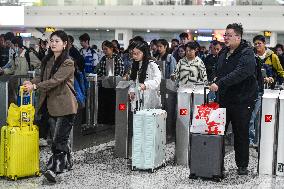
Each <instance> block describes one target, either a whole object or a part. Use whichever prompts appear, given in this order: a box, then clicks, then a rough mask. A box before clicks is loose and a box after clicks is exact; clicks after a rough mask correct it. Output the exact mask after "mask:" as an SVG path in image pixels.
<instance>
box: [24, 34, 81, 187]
mask: <svg viewBox="0 0 284 189" xmlns="http://www.w3.org/2000/svg"><path fill="white" fill-rule="evenodd" d="M67 41H68V36H67V34H66V33H65V32H64V31H61V30H58V31H55V32H53V33H52V34H51V36H50V47H51V51H49V53H48V55H47V56H46V57H45V58H44V59H43V60H42V68H41V70H42V71H41V76H40V77H36V78H35V79H33V80H32V81H25V82H24V86H25V88H26V90H27V91H32V90H39V92H40V100H39V107H40V110H41V111H48V122H49V125H50V133H51V139H52V146H51V150H52V153H53V155H52V156H51V157H50V159H49V161H48V163H47V171H46V172H45V173H44V176H45V177H46V178H47V180H49V181H51V182H56V174H59V173H62V172H63V171H64V170H70V169H71V167H72V162H71V154H70V152H71V150H70V145H69V136H70V132H71V129H72V127H73V125H74V123H75V115H76V113H77V108H78V104H77V100H76V96H75V94H76V92H75V90H74V71H75V66H74V62H73V60H71V59H70V58H69V53H68V48H67Z"/></svg>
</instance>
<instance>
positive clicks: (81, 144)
mask: <svg viewBox="0 0 284 189" xmlns="http://www.w3.org/2000/svg"><path fill="white" fill-rule="evenodd" d="M87 80H88V85H89V86H88V89H87V98H86V108H85V109H84V110H83V113H82V116H83V119H82V120H83V124H82V125H80V126H79V127H78V125H76V127H75V128H74V129H73V131H72V132H71V141H72V142H71V146H72V149H73V150H74V149H75V150H80V149H83V148H87V147H90V146H92V144H93V143H94V142H95V141H93V140H94V138H95V135H96V133H97V132H99V131H103V130H107V129H110V128H113V127H114V124H115V123H114V119H115V100H116V99H115V96H116V93H115V88H116V85H117V84H118V82H119V81H121V80H122V78H121V77H120V76H109V77H99V78H98V77H97V75H96V74H90V75H88V76H87ZM112 120H113V121H112ZM74 146H75V147H74Z"/></svg>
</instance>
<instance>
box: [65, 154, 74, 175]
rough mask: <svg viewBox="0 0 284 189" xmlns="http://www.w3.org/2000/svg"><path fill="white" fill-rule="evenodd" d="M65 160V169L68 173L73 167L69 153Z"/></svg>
mask: <svg viewBox="0 0 284 189" xmlns="http://www.w3.org/2000/svg"><path fill="white" fill-rule="evenodd" d="M66 158H67V164H66V169H67V170H68V171H70V170H72V167H73V162H72V157H71V152H68V153H67V154H66Z"/></svg>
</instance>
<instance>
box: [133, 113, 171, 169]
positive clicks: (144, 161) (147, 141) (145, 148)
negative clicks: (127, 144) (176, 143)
mask: <svg viewBox="0 0 284 189" xmlns="http://www.w3.org/2000/svg"><path fill="white" fill-rule="evenodd" d="M166 118H167V112H166V111H165V110H162V109H148V110H140V111H137V112H136V113H135V114H134V115H133V138H132V170H135V169H142V170H151V172H154V170H155V169H156V168H158V167H161V166H165V161H166V152H165V148H166Z"/></svg>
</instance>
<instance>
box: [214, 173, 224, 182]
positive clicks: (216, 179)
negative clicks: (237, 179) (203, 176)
mask: <svg viewBox="0 0 284 189" xmlns="http://www.w3.org/2000/svg"><path fill="white" fill-rule="evenodd" d="M223 178H224V176H216V175H213V177H212V179H213V180H214V181H215V182H221V181H222V179H223Z"/></svg>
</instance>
